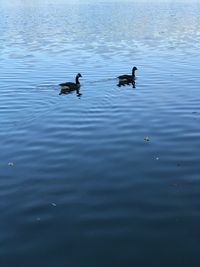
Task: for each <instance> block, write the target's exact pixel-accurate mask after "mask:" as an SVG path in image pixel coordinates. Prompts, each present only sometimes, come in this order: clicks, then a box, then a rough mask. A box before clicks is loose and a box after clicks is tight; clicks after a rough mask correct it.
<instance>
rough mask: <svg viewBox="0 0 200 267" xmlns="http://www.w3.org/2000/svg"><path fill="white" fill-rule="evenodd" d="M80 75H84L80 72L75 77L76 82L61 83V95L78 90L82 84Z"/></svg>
mask: <svg viewBox="0 0 200 267" xmlns="http://www.w3.org/2000/svg"><path fill="white" fill-rule="evenodd" d="M80 77H82V75H81V74H80V73H78V74H77V75H76V78H75V83H73V82H66V83H60V84H59V85H60V86H61V91H60V95H61V94H66V93H69V92H70V91H74V90H78V89H79V88H80V86H81V85H80V82H79V78H80Z"/></svg>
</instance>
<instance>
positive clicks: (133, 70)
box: [117, 67, 137, 82]
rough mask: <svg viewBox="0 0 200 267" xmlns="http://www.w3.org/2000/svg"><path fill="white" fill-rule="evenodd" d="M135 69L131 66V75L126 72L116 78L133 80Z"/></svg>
mask: <svg viewBox="0 0 200 267" xmlns="http://www.w3.org/2000/svg"><path fill="white" fill-rule="evenodd" d="M136 70H137V68H136V67H133V69H132V75H128V74H124V75H120V76H118V77H117V78H118V79H119V80H121V81H130V82H131V81H133V80H135V71H136Z"/></svg>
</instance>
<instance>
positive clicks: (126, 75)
mask: <svg viewBox="0 0 200 267" xmlns="http://www.w3.org/2000/svg"><path fill="white" fill-rule="evenodd" d="M117 78H118V79H120V80H130V79H132V78H133V77H132V75H128V74H124V75H120V76H118V77H117Z"/></svg>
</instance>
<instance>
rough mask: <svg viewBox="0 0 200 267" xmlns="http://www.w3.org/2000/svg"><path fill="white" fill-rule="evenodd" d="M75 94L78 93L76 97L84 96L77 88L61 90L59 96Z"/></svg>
mask: <svg viewBox="0 0 200 267" xmlns="http://www.w3.org/2000/svg"><path fill="white" fill-rule="evenodd" d="M74 92H76V96H77V97H80V96H82V94H81V93H80V89H79V88H77V89H76V90H69V89H67V88H61V90H60V93H59V95H63V94H64V95H68V94H72V93H74Z"/></svg>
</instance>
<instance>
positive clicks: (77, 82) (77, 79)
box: [76, 76, 80, 84]
mask: <svg viewBox="0 0 200 267" xmlns="http://www.w3.org/2000/svg"><path fill="white" fill-rule="evenodd" d="M76 84H80V82H79V77H78V76H76Z"/></svg>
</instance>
